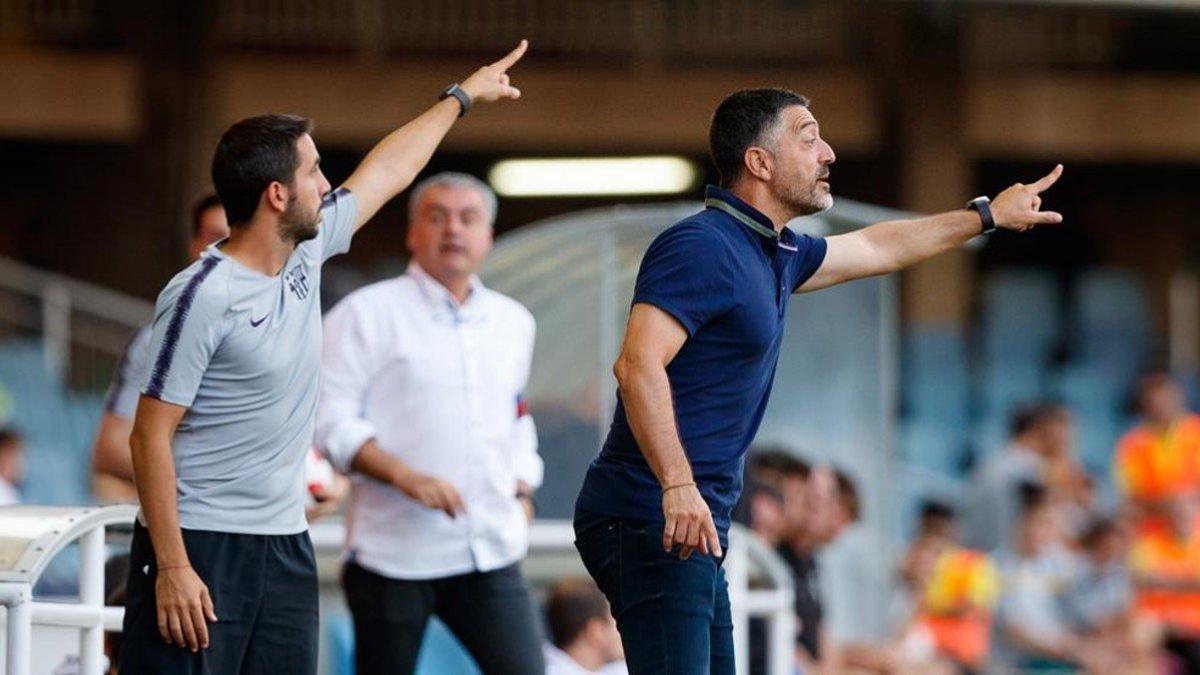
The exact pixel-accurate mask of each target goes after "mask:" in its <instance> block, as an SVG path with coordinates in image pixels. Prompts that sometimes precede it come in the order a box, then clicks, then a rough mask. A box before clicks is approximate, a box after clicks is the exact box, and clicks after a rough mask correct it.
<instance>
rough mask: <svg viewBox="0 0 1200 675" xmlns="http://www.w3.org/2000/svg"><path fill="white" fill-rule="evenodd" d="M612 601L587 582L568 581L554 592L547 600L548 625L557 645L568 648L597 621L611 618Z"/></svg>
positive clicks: (563, 581)
mask: <svg viewBox="0 0 1200 675" xmlns="http://www.w3.org/2000/svg"><path fill="white" fill-rule="evenodd" d="M608 614H609V612H608V601H607V600H605V599H604V594H603V593H601V592H600V589H599V588H596V584H594V583H592V582H591V581H590V580H587V579H564V580H562V581H559V582H558V583H556V584H554V586H552V587H551V589H550V598H549V599H548V600H547V601H546V623H547V624H549V627H550V639H551V641H553V642H554V646H556V647H558V648H560V649H565V648H566V647H568V646H570V645H571V643H573V642H575V641H576V640H578V639H579V634H580V633H582V632H583V630H584V629H585V628H587V625H588V622H589V621H592V620H593V619H603V618H604V617H606V616H608Z"/></svg>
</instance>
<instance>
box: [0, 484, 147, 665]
mask: <svg viewBox="0 0 1200 675" xmlns="http://www.w3.org/2000/svg"><path fill="white" fill-rule="evenodd" d="M136 512H137V509H136V508H134V507H133V506H107V507H102V508H89V507H45V506H8V507H3V508H0V542H2V543H3V547H0V606H3V607H5V608H7V610H8V611H7V617H6V626H5V673H7V675H29V669H30V662H31V658H32V637H33V627H34V626H40V625H45V626H66V627H70V628H78V629H79V664H80V672H81V673H82V675H101V668H102V665H101V664H102V662H103V657H104V631H106V630H109V631H112V630H120V628H121V619H122V617H123V616H124V609H123V608H120V607H105V606H104V557H105V550H104V547H105V538H104V536H105V529H106V528H107V527H108V526H109V525H115V524H121V525H128V524H129V523H130V522H131V521H132V520H133V518H134V515H135V514H136ZM76 541H78V542H79V549H80V557H81V564H80V568H79V602H78V603H49V602H34V601H33V586H34V584H36V583H37V581H38V579H39V578H40V577H41V575H42V572H44V571H45V569H46V566H47V565H49V564H50V561H51V560H53V559H54V557H55V556H56V555H58V553H59V552H61V551H62V550H63V549H64V548H66V547H67V546H69V545H70V544H72V543H74V542H76Z"/></svg>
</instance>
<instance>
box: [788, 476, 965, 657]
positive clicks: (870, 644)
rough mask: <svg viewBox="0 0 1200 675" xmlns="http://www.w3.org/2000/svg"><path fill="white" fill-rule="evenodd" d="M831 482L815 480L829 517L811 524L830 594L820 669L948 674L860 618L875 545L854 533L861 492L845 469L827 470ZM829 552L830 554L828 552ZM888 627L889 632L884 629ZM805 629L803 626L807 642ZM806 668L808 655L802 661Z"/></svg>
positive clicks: (920, 651)
mask: <svg viewBox="0 0 1200 675" xmlns="http://www.w3.org/2000/svg"><path fill="white" fill-rule="evenodd" d="M824 471H825V472H827V475H828V476H829V478H830V479H831V480H828V481H825V485H824V486H823V485H822V482H823V481H822V479H821V478H818V479H817V480H816V481H814V487H815V488H816V492H817V493H818V494H824V495H825V501H826V503H827V504H828V508H827V509H826V510H825V516H824V517H823V518H822V517H816V518H814V522H813V523H812V524H811V525H810V527H811V528H812V533H813V535H812V536H813V540H814V541H816V542H817V545H818V551H819V552H822V553H823V555H822V556H821V561H820V563H819V565H818V569H819V571H820V576H821V581H820V582H819V584H820V587H821V588H822V589H824V590H825V591H826V593H827V596H826V598H825V601H823V602H822V603H821V609H822V614H821V621H820V622H819V623H817V624H815V625H814V626H813V628H814V629H815V630H816V632H817V633H818V634H817V637H816V640H817V644H818V648H819V650H820V655H819V658H818V665H819V667H820V668H821V669H822V670H823V672H829V673H843V672H849V673H881V674H885V673H886V674H888V675H908V674H912V675H916V674H918V673H919V674H920V675H941V674H942V673H947V672H948V670H947V667H946V665H945V664H943V663H941V662H939V661H938V659H937V658H936V654H935V653H934V652H932V651H931V650H929V649H924V648H921V646H920V645H917V644H914V643H913V642H911V641H908V640H906V639H905V638H906V637H907V635H905V634H903V633H900V634H891V635H886V634H878V633H877V631H875V630H872V629H871V628H870V627H869V626H868V625H864V624H867V623H869V622H866V621H864V620H863V619H864V617H861V616H859V615H857V614H856V612H857V608H859V607H861V606H862V604H863V597H864V594H866V593H870V592H871V591H870V590H868V589H869V588H870V586H869V584H868V583H867V579H868V576H869V574H870V569H871V568H872V567H873V563H872V562H871V561H870V555H871V553H872V552H873V550H874V549H873V545H874V544H873V542H871V541H869V540H868V539H866V538H863V537H861V536H856V535H861V534H862V533H861V532H853V531H851V530H850V528H851V527H852V526H853V525H854V524H855V523H857V522H858V521H859V519H860V518H861V515H862V514H861V508H862V507H861V499H860V497H859V493H858V487H857V485H856V483H855V481H854V479H853V478H851V476H850V474H848V473H846V472H845V471H843V470H841V469H825V470H824ZM827 547H828V548H829V549H830V550H829V551H828V552H823V551H822V549H825V548H827ZM881 628H886V627H881ZM804 632H805V627H804V626H803V625H802V626H801V633H802V635H801V637H802V639H803V638H804ZM801 662H802V663H804V662H805V660H804V656H803V655H802V656H801Z"/></svg>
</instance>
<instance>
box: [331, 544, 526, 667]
mask: <svg viewBox="0 0 1200 675" xmlns="http://www.w3.org/2000/svg"><path fill="white" fill-rule="evenodd" d="M342 587H343V588H344V589H345V591H346V603H347V604H348V605H349V606H350V614H351V616H352V617H353V618H354V662H355V667H356V673H357V675H384V674H386V675H405V674H406V673H412V672H413V671H414V670H415V669H416V667H417V654H418V652H419V651H420V649H421V639H422V637H424V635H425V626H426V624H427V623H428V622H429V617H430V616H432V615H435V614H436V615H437V616H438V618H440V619H441V620H442V621H443V622H444V623H445V624H446V626H447V627H448V628H449V629H450V630H451V632H453V633H454V635H455V636H457V637H458V639H459V641H461V642H462V643H463V646H465V647H466V648H467V651H468V652H470V653H471V656H472V657H473V658H474V659H475V663H477V664H478V665H479V668H480V669H481V670H482V671H483V672H484V673H486V674H487V675H530V674H531V673H539V674H540V673H543V672H545V670H546V666H545V664H544V663H543V660H542V637H541V631H540V630H539V628H538V620H537V616H536V615H535V614H534V609H533V601H532V598H531V597H530V594H529V586H527V585H526V584H525V580H524V579H523V578H522V577H521V571H520V569H519V568H518V566H517V565H515V564H514V565H509V566H508V567H504V568H502V569H498V570H493V571H491V572H472V573H470V574H460V575H457V576H452V577H445V578H442V579H426V580H420V581H409V580H403V579H390V578H388V577H385V576H383V575H380V574H376V573H374V572H372V571H370V570H367V569H364V568H363V567H361V566H359V565H357V564H355V563H354V562H348V563H346V566H345V569H344V570H343V571H342Z"/></svg>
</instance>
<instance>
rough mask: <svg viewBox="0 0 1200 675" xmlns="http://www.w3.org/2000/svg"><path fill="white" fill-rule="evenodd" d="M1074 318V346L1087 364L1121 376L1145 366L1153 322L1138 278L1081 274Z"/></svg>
mask: <svg viewBox="0 0 1200 675" xmlns="http://www.w3.org/2000/svg"><path fill="white" fill-rule="evenodd" d="M1072 315H1073V316H1072V327H1073V330H1074V335H1073V340H1072V346H1073V347H1074V351H1075V352H1076V353H1078V354H1079V356H1080V358H1081V359H1082V360H1083V361H1084V362H1085V363H1087V364H1088V365H1090V366H1093V367H1103V368H1108V369H1111V370H1113V371H1115V372H1117V373H1119V374H1122V375H1123V376H1125V377H1130V376H1131V375H1132V374H1134V373H1136V372H1137V371H1138V369H1140V368H1141V367H1142V366H1144V365H1145V363H1146V361H1147V359H1148V358H1149V356H1150V351H1151V339H1150V335H1151V326H1152V325H1153V320H1152V317H1151V315H1150V303H1149V297H1148V293H1147V291H1146V286H1145V283H1144V282H1143V281H1142V280H1141V278H1139V277H1138V275H1137V274H1135V273H1133V272H1129V271H1125V270H1116V269H1103V268H1102V269H1095V270H1089V271H1087V272H1085V273H1083V274H1082V275H1081V276H1080V279H1079V283H1078V284H1077V286H1076V288H1075V295H1074V308H1073V312H1072Z"/></svg>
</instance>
